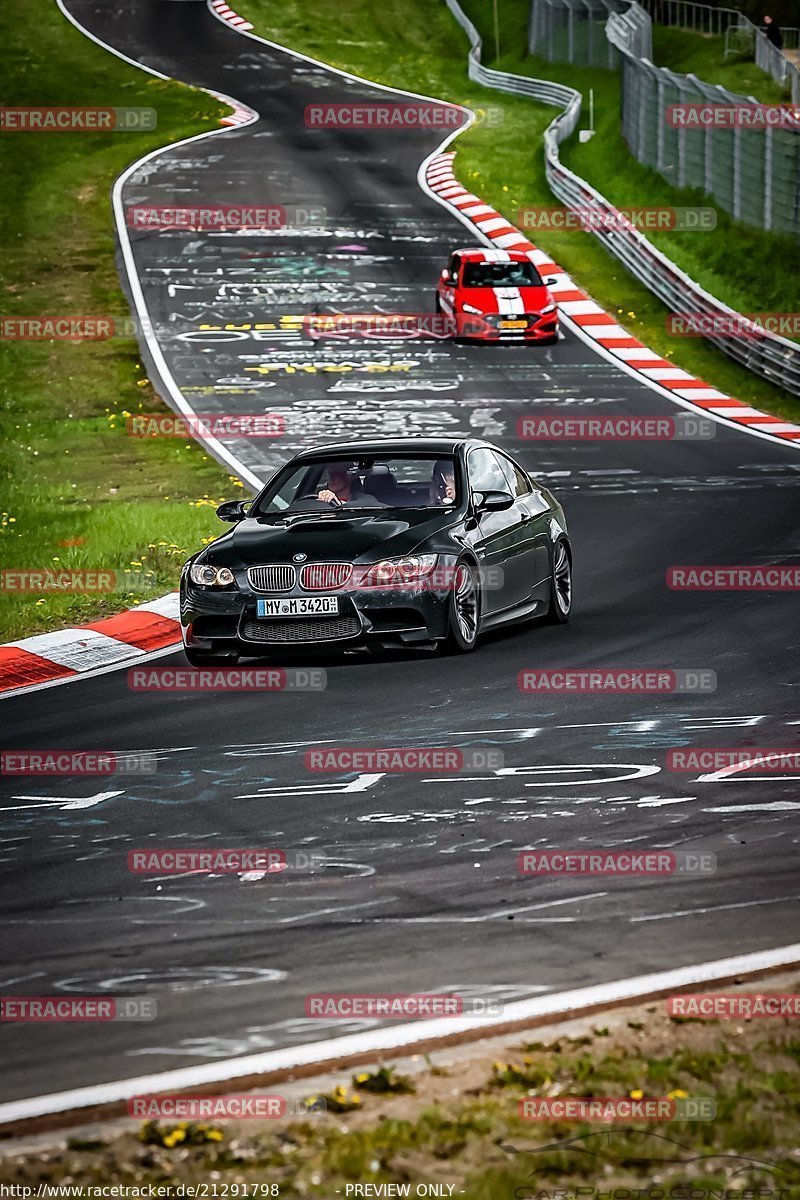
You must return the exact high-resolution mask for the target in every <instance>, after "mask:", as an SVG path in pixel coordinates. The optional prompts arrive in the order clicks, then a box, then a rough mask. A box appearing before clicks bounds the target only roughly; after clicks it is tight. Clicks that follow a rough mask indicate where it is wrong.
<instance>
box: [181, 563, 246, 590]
mask: <svg viewBox="0 0 800 1200" xmlns="http://www.w3.org/2000/svg"><path fill="white" fill-rule="evenodd" d="M189 578H190V579H191V581H192V583H198V584H200V586H201V587H230V586H231V584H232V583H234V582H235V580H234V578H233V571H229V570H228V568H227V567H212V566H211V564H210V563H192V565H191V567H190V568H189Z"/></svg>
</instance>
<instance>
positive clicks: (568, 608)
mask: <svg viewBox="0 0 800 1200" xmlns="http://www.w3.org/2000/svg"><path fill="white" fill-rule="evenodd" d="M571 612H572V554H571V552H570V548H569V544H568V543H567V542H566V541H565V539H564V538H559V539H558V541H557V542H556V544H555V546H554V547H553V557H552V565H551V568H550V607H549V608H548V610H547V615H546V616H545V618H544V621H545V624H547V625H566V623H567V621H568V620H569V616H570V613H571Z"/></svg>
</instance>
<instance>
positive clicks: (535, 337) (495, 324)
mask: <svg viewBox="0 0 800 1200" xmlns="http://www.w3.org/2000/svg"><path fill="white" fill-rule="evenodd" d="M523 319H524V320H525V321H526V322H527V324H526V325H525V327H524V328H503V326H502V325H501V322H502V321H514V322H515V324H516V323H517V321H522V320H523ZM456 329H457V330H458V332H457V334H456V336H457V337H460V338H464V339H465V340H469V341H479V342H550V341H553V340H554V339H555V338H557V337H558V312H555V311H554V312H551V313H545V314H544V316H540V317H534V318H531V316H530V314H526V316H525V318H523V317H519V318H514V317H501V316H497V315H495V314H494V313H492V314H488V315H487V316H485V317H477V316H472V315H470V314H469V313H458V314H457V315H456Z"/></svg>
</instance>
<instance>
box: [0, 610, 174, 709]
mask: <svg viewBox="0 0 800 1200" xmlns="http://www.w3.org/2000/svg"><path fill="white" fill-rule="evenodd" d="M180 640H181V626H180V620H179V608H178V593H177V592H169V593H168V594H167V595H166V596H161V597H159V599H157V600H150V601H148V603H147V604H140V605H138V606H137V607H136V608H131V609H129V610H128V611H127V612H123V613H118V614H117V615H116V616H114V617H106V618H104V619H103V620H102V621H91V622H90V623H89V624H88V625H76V626H73V627H72V628H70V629H59V630H57V631H56V632H55V633H40V634H36V635H35V636H34V637H29V638H23V640H22V641H20V642H8V643H7V644H6V645H3V646H0V692H8V691H12V690H13V689H16V688H25V687H31V686H33V685H35V684H42V683H50V682H53V681H54V680H61V679H73V678H75V677H76V676H78V675H82V674H83V673H84V672H86V671H95V670H97V668H98V667H109V666H114V665H116V664H118V663H122V662H125V661H126V660H127V659H137V658H140V657H141V656H142V655H143V654H148V653H150V652H152V651H153V650H163V649H165V648H167V647H169V646H178V645H180Z"/></svg>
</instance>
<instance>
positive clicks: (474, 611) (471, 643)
mask: <svg viewBox="0 0 800 1200" xmlns="http://www.w3.org/2000/svg"><path fill="white" fill-rule="evenodd" d="M447 605H448V633H447V637H446V638H445V640H444V641H443V642H442V644H441V647H440V648H441V651H442V653H443V654H470V653H471V652H472V651H473V650H474V649H475V646H476V645H477V642H478V629H479V627H480V619H481V592H480V586H479V584H478V575H477V572H476V570H475V568H474V567H473V566H472V564H471V563H469V562H466V561H465V560H463V559H462V560H461V562H459V563H457V564H456V569H455V571H454V573H453V587H452V588H451V590H450V595H449V597H448V600H447Z"/></svg>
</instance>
